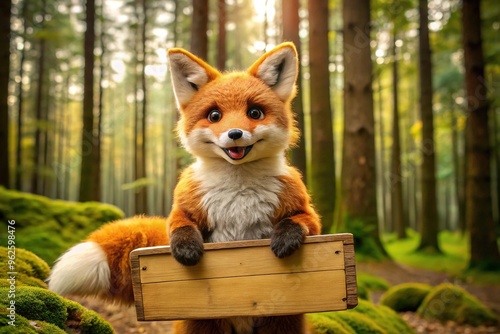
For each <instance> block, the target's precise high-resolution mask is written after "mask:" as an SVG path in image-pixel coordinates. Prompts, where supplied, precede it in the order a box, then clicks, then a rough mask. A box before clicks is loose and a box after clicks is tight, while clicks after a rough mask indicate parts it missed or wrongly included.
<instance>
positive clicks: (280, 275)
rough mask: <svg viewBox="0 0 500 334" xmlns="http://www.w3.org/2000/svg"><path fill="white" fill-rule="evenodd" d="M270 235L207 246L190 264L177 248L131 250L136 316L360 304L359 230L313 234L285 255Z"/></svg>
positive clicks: (216, 314)
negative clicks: (356, 251) (275, 251)
mask: <svg viewBox="0 0 500 334" xmlns="http://www.w3.org/2000/svg"><path fill="white" fill-rule="evenodd" d="M269 245H270V240H268V239H265V240H249V241H236V242H223V243H208V244H204V248H205V255H204V256H203V258H202V260H201V261H200V263H199V264H197V265H196V266H192V267H185V266H182V265H181V264H179V263H178V262H177V261H175V259H174V258H173V257H172V256H171V252H170V247H168V246H162V247H150V248H142V249H137V250H134V251H132V252H131V254H130V259H131V266H132V283H133V288H134V298H135V302H136V310H137V318H138V320H140V321H145V320H176V319H209V318H221V317H231V316H272V315H285V314H297V313H308V312H323V311H335V310H344V309H347V308H353V307H355V306H356V305H357V303H358V301H357V285H356V264H355V258H354V240H353V236H352V234H349V233H344V234H333V235H321V236H311V237H306V239H305V241H304V244H303V245H302V246H301V248H300V249H299V250H298V251H297V252H296V253H295V254H293V255H292V256H290V257H288V258H285V259H278V258H276V256H274V254H273V253H272V251H271V249H270V247H269Z"/></svg>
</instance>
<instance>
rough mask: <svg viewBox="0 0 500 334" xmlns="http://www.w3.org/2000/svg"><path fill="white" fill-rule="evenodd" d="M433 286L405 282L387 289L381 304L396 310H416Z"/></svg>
mask: <svg viewBox="0 0 500 334" xmlns="http://www.w3.org/2000/svg"><path fill="white" fill-rule="evenodd" d="M431 290H432V286H430V285H428V284H424V283H404V284H400V285H397V286H394V287H392V288H390V289H389V290H387V291H386V292H385V293H384V294H383V295H382V298H381V299H380V304H381V305H385V306H387V307H389V308H391V309H393V310H394V311H396V312H408V311H410V312H416V311H417V310H418V308H419V306H420V304H422V301H423V300H424V298H425V297H426V296H427V295H428V294H429V292H430V291H431Z"/></svg>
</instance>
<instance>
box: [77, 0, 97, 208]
mask: <svg viewBox="0 0 500 334" xmlns="http://www.w3.org/2000/svg"><path fill="white" fill-rule="evenodd" d="M85 23H86V27H87V28H86V30H85V36H84V61H85V68H84V72H83V131H82V151H81V154H82V163H81V167H80V195H79V200H80V201H82V202H84V201H91V200H94V201H97V200H99V190H100V189H99V188H97V185H96V184H95V182H94V181H95V179H96V176H95V173H99V168H98V167H99V166H96V161H95V158H96V156H97V137H96V133H95V125H94V63H95V59H94V46H95V0H86V8H85Z"/></svg>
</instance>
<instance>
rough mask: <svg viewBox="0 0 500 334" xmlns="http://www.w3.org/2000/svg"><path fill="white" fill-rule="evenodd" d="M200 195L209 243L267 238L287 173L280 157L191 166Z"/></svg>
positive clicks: (214, 160) (211, 161)
mask: <svg viewBox="0 0 500 334" xmlns="http://www.w3.org/2000/svg"><path fill="white" fill-rule="evenodd" d="M193 169H194V172H195V173H194V174H195V178H196V179H197V180H198V181H200V183H201V190H202V192H203V193H204V196H203V199H202V206H203V208H204V209H205V210H206V212H207V216H208V224H209V225H210V227H211V229H212V231H213V232H212V234H211V235H210V238H209V240H207V241H209V242H221V241H234V240H251V239H263V238H269V237H270V235H271V231H272V217H273V215H274V212H275V210H276V208H277V207H278V205H279V197H278V195H279V193H280V192H281V189H282V186H283V185H282V183H281V181H280V180H279V179H278V177H277V176H279V175H283V174H286V173H287V165H286V162H285V160H284V158H273V159H265V160H259V161H255V162H251V163H246V164H242V165H231V164H228V163H227V162H225V161H221V159H211V160H210V161H206V160H199V161H198V162H197V163H195V164H194V165H193Z"/></svg>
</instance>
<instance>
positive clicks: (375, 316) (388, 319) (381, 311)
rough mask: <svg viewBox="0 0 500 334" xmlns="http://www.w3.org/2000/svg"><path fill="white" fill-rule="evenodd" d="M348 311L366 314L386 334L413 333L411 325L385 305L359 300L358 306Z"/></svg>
mask: <svg viewBox="0 0 500 334" xmlns="http://www.w3.org/2000/svg"><path fill="white" fill-rule="evenodd" d="M348 312H357V313H361V314H363V315H366V316H367V317H368V318H369V319H371V320H373V321H374V322H375V323H376V324H377V325H378V326H379V327H380V328H382V329H383V330H384V331H385V332H386V333H387V334H400V333H413V330H412V329H411V327H410V326H409V325H408V324H407V323H406V322H405V321H404V320H403V319H401V317H400V316H399V315H398V314H397V313H395V312H394V311H392V310H391V309H389V308H388V307H385V306H375V305H373V304H372V303H370V302H368V301H366V300H360V301H359V303H358V306H356V308H355V309H353V310H351V311H348Z"/></svg>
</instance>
